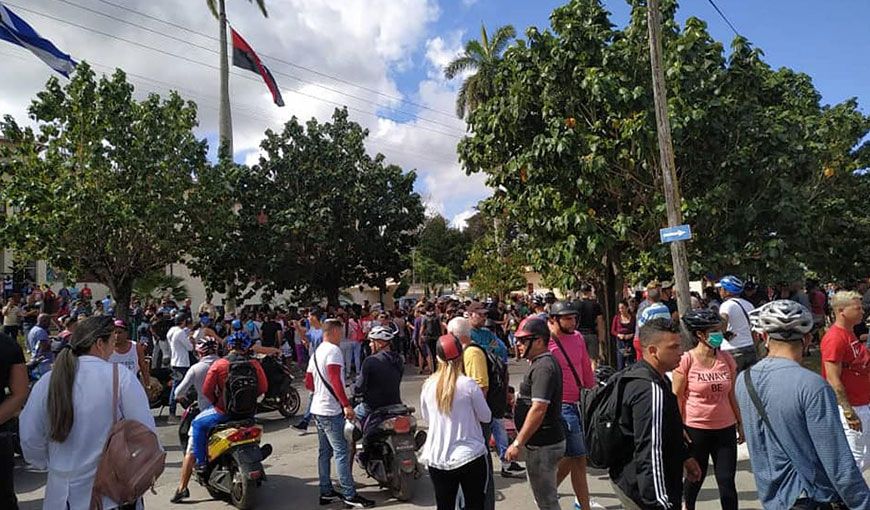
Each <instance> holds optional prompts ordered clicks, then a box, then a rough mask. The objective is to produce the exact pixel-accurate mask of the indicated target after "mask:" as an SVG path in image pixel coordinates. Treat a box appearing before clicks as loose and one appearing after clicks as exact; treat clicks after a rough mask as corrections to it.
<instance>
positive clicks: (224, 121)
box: [218, 0, 233, 160]
mask: <svg viewBox="0 0 870 510" xmlns="http://www.w3.org/2000/svg"><path fill="white" fill-rule="evenodd" d="M225 2H226V0H220V1H219V5H220V12H219V13H218V14H219V16H218V17H219V22H220V25H221V29H220V44H221V71H220V72H221V105H220V131H219V138H220V141H219V143H220V144H221V145H223V144H226V145H227V149H229V157H230V159H231V160H232V157H233V117H232V110H230V63H229V60H228V58H227V10H226V6H225Z"/></svg>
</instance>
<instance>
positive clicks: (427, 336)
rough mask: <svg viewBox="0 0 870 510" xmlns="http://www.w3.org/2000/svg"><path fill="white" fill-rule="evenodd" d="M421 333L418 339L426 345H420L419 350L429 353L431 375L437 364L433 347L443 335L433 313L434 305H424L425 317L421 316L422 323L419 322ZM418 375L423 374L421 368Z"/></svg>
mask: <svg viewBox="0 0 870 510" xmlns="http://www.w3.org/2000/svg"><path fill="white" fill-rule="evenodd" d="M421 326H422V328H423V329H422V331H421V332H420V338H422V339H423V340H424V341H425V342H426V345H425V346H424V345H421V346H420V347H421V349H422V348H425V349H427V350H428V352H429V356H428V358H429V359H430V360H431V361H432V366H431V369H432V373H433V374H434V373H435V369H436V368H437V367H436V366H435V364H436V363H437V361H436V360H437V357H436V356H435V346H436V345H437V344H438V338H439V337H441V333H443V331H442V328H441V318H440V317H438V314H437V313H436V312H435V305H434V304H432V303H429V304H427V305H426V315H424V316H423V321H422V322H421ZM420 373H421V374H422V373H423V367H420Z"/></svg>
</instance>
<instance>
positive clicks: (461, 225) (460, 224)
mask: <svg viewBox="0 0 870 510" xmlns="http://www.w3.org/2000/svg"><path fill="white" fill-rule="evenodd" d="M475 214H477V209H466V210H464V211H462V212H461V213H459V214H457V215H456V216H454V217H453V219H452V220H451V221H450V226H451V227H453V228H458V229H459V230H465V227H466V226H468V218H471V217H472V216H474V215H475Z"/></svg>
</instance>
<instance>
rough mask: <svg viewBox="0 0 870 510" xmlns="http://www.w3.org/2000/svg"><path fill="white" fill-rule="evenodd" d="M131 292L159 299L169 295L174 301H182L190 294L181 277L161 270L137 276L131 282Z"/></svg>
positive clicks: (141, 296) (142, 296)
mask: <svg viewBox="0 0 870 510" xmlns="http://www.w3.org/2000/svg"><path fill="white" fill-rule="evenodd" d="M133 294H135V295H137V296H139V297H140V298H143V299H144V298H155V299H159V298H162V297H163V296H165V295H169V296H172V299H173V300H174V301H184V300H185V299H187V298H188V297H189V296H190V293H189V292H188V290H187V286H186V285H185V284H184V279H183V278H181V277H180V276H174V275H168V274H166V273H164V272H162V271H155V272H153V273H151V274H147V275H145V276H142V277H141V278H137V279H136V281H135V282H133Z"/></svg>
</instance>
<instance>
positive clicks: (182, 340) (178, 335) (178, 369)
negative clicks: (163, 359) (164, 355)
mask: <svg viewBox="0 0 870 510" xmlns="http://www.w3.org/2000/svg"><path fill="white" fill-rule="evenodd" d="M166 340H168V341H169V352H170V363H169V366H170V367H171V368H172V387H173V388H175V387H177V386H178V385H179V384H181V381H182V380H183V379H184V375H185V374H186V373H187V370H188V369H189V368H190V351H192V350H193V347H194V345H193V341H192V340H191V339H190V318H189V317H187V316H186V315H179V316H178V317H177V318H176V319H175V326H173V327H171V328H170V329H169V332H167V333H166ZM175 420H176V418H175V392H174V391H173V392H171V393H170V394H169V418H168V421H169V422H173V421H175Z"/></svg>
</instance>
